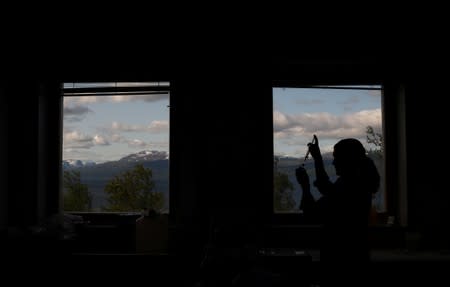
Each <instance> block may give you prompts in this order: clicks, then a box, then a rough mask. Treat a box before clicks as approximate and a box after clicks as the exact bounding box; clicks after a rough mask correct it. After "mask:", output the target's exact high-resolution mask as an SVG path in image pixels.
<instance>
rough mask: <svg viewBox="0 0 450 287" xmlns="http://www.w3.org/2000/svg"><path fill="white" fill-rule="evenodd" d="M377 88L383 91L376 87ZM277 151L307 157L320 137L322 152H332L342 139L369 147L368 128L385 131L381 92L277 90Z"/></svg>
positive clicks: (275, 104)
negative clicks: (314, 142) (383, 129)
mask: <svg viewBox="0 0 450 287" xmlns="http://www.w3.org/2000/svg"><path fill="white" fill-rule="evenodd" d="M373 87H375V88H379V87H376V86H373ZM273 107H274V114H273V119H274V151H275V154H276V155H287V156H294V157H300V158H302V157H304V155H305V153H306V150H307V148H306V147H307V146H306V145H307V143H308V142H310V141H311V140H312V138H313V134H316V135H317V137H318V139H319V145H320V147H321V151H322V152H331V151H332V150H333V145H334V144H335V143H336V142H337V141H339V140H340V139H342V138H346V137H354V138H357V139H359V140H361V142H362V143H363V144H364V145H365V146H366V148H367V149H370V148H374V147H373V146H370V145H367V143H366V134H365V131H366V127H367V126H368V125H370V126H372V127H373V128H374V129H375V131H377V132H381V125H382V114H381V90H378V89H377V90H363V89H328V88H327V89H318V88H274V89H273Z"/></svg>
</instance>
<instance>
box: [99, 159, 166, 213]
mask: <svg viewBox="0 0 450 287" xmlns="http://www.w3.org/2000/svg"><path fill="white" fill-rule="evenodd" d="M152 177H153V173H152V170H151V169H149V168H145V167H144V166H143V165H142V164H137V165H136V166H135V167H134V168H133V169H132V170H127V171H125V172H123V173H122V174H119V175H116V176H115V177H114V178H113V179H111V180H110V181H109V182H108V183H107V184H106V186H105V193H106V194H107V195H108V202H109V206H107V207H106V208H105V210H107V211H142V210H144V209H154V210H156V211H160V210H161V209H162V208H163V207H164V195H163V194H162V193H161V192H156V191H153V189H154V188H155V182H154V181H153V178H152Z"/></svg>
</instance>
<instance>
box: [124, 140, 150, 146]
mask: <svg viewBox="0 0 450 287" xmlns="http://www.w3.org/2000/svg"><path fill="white" fill-rule="evenodd" d="M128 146H129V147H132V148H146V147H147V146H148V145H147V143H146V142H144V141H142V140H139V139H133V140H129V141H128Z"/></svg>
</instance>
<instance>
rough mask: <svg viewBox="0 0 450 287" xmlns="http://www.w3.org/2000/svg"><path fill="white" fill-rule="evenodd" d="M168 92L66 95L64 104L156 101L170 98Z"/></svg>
mask: <svg viewBox="0 0 450 287" xmlns="http://www.w3.org/2000/svg"><path fill="white" fill-rule="evenodd" d="M168 99H169V95H168V94H148V95H118V96H79V97H65V98H64V106H66V104H67V105H83V104H90V103H123V102H136V101H142V102H156V101H160V100H168Z"/></svg>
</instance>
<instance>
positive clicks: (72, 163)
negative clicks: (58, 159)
mask: <svg viewBox="0 0 450 287" xmlns="http://www.w3.org/2000/svg"><path fill="white" fill-rule="evenodd" d="M62 165H63V169H66V168H76V167H83V166H93V165H96V163H95V162H94V161H92V160H79V159H66V160H63V162H62Z"/></svg>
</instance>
